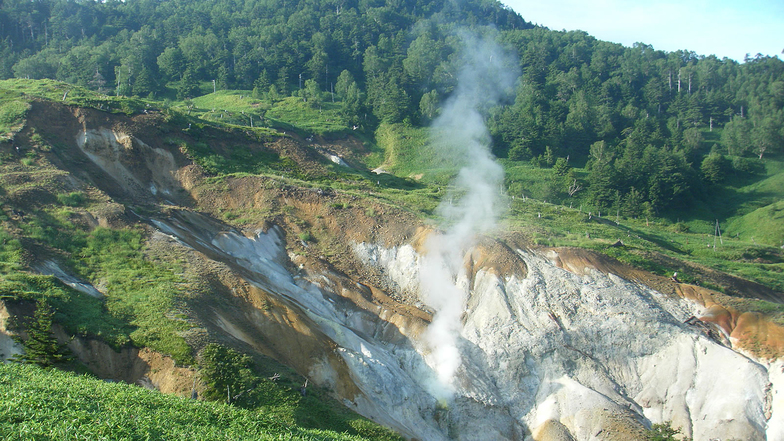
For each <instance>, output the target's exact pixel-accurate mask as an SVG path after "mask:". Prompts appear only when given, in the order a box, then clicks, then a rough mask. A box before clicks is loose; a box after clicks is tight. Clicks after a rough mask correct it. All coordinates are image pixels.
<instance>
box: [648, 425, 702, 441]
mask: <svg viewBox="0 0 784 441" xmlns="http://www.w3.org/2000/svg"><path fill="white" fill-rule="evenodd" d="M680 434H681V429H673V428H672V426H671V425H670V424H669V423H661V424H654V425H653V426H651V428H650V429H649V430H646V431H645V439H646V440H648V441H691V438H689V437H687V436H679V435H680Z"/></svg>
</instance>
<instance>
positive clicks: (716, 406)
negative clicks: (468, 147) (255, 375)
mask: <svg viewBox="0 0 784 441" xmlns="http://www.w3.org/2000/svg"><path fill="white" fill-rule="evenodd" d="M77 113H78V112H77ZM75 116H76V115H75ZM77 119H78V120H79V124H76V123H75V122H73V121H71V122H69V123H68V125H67V127H66V128H67V129H68V130H66V128H63V132H64V133H65V132H67V133H68V135H69V136H70V139H74V140H75V143H76V145H75V146H73V149H72V150H73V151H69V152H60V154H61V155H62V156H63V158H64V159H62V161H63V162H67V161H68V160H69V159H68V158H69V157H71V158H76V159H78V160H80V161H83V160H84V159H85V158H86V159H88V160H89V163H90V164H92V165H91V166H90V167H86V166H85V169H86V170H85V171H84V173H81V172H80V171H79V170H75V169H74V171H73V174H74V175H77V174H79V177H80V178H83V179H85V180H88V181H89V182H90V183H93V184H94V185H95V186H96V187H98V188H100V189H101V190H102V191H104V192H105V193H106V194H108V195H109V196H110V197H113V198H118V197H119V198H125V199H129V200H133V201H136V202H138V203H140V204H147V203H149V204H153V205H154V204H168V203H169V202H174V203H177V204H180V205H181V206H186V207H191V208H194V209H199V210H203V211H204V212H206V213H209V212H210V210H212V211H213V212H214V213H218V212H220V209H221V208H237V207H240V208H247V209H269V208H270V207H277V206H280V205H283V204H285V206H286V208H291V209H292V212H294V211H296V212H297V213H298V214H300V215H301V216H302V217H303V218H307V219H308V220H309V221H310V222H312V224H313V227H312V228H316V227H318V228H323V230H324V231H325V232H327V233H325V234H324V236H325V237H326V236H328V235H331V236H336V235H343V236H344V237H342V238H341V241H342V242H339V243H338V245H345V243H348V242H351V243H352V246H350V247H348V246H346V247H345V249H339V250H338V251H339V254H337V256H339V257H332V258H333V259H337V258H340V259H342V260H345V262H328V261H327V258H326V257H316V256H314V255H313V254H312V253H310V254H309V253H307V252H306V249H307V245H302V246H300V245H296V247H297V248H296V249H297V250H300V251H302V253H299V254H295V253H293V252H291V250H292V249H294V248H295V246H294V245H293V244H294V243H295V242H296V240H295V239H293V237H294V236H296V234H297V233H298V232H299V231H298V230H297V228H300V227H299V226H298V225H296V224H295V223H290V224H288V225H284V224H283V223H280V224H279V225H278V224H276V225H277V226H274V225H273V226H270V225H272V224H270V223H268V224H267V226H268V228H267V227H265V228H264V229H259V230H258V231H252V232H251V233H250V234H249V233H247V232H241V231H239V230H237V229H234V228H232V227H230V226H228V225H226V224H224V223H221V222H218V221H216V220H214V219H213V218H211V217H210V216H209V214H197V213H196V212H194V211H190V210H189V209H179V208H177V209H175V208H171V207H170V208H168V209H167V210H166V211H167V214H165V215H164V214H160V215H153V216H151V218H150V219H149V221H150V223H151V224H152V225H153V228H155V229H156V230H157V232H156V233H155V234H152V235H151V239H150V240H170V241H171V243H167V246H171V247H181V248H182V249H183V250H187V252H189V253H190V254H189V258H192V262H189V264H192V263H193V262H196V261H199V262H208V263H209V264H210V265H212V266H210V265H206V266H210V268H208V271H213V272H212V273H211V274H210V275H211V276H213V277H212V278H213V279H214V280H215V281H216V282H215V283H216V284H217V285H220V287H219V288H222V289H224V290H225V291H227V292H228V293H230V294H227V295H229V296H232V295H233V296H235V297H233V298H232V299H231V300H232V301H231V302H213V303H210V302H209V301H205V300H200V302H202V303H200V304H198V305H197V306H198V308H194V311H195V312H194V314H195V315H197V316H198V317H195V319H198V321H199V322H200V323H201V324H202V325H203V326H204V327H205V329H208V330H209V332H213V333H220V334H221V335H222V336H224V337H225V338H226V339H227V340H230V341H234V342H236V343H237V345H240V346H242V347H243V348H244V349H246V350H248V349H249V350H253V351H258V352H259V353H263V354H266V355H269V356H272V357H274V358H276V359H277V360H279V361H281V362H283V363H286V364H288V365H290V366H292V367H293V368H294V369H296V370H297V371H298V372H299V373H300V374H302V375H306V376H308V378H310V380H311V381H312V382H314V383H317V384H319V385H323V386H327V387H330V388H331V389H332V390H334V391H335V392H336V394H338V395H339V396H340V397H341V398H342V399H343V400H344V402H345V403H346V404H347V405H348V406H349V407H350V408H352V409H355V410H357V411H358V412H359V413H361V414H363V415H365V416H367V417H369V418H372V419H374V420H376V421H378V422H380V423H382V424H384V425H387V426H389V427H391V428H392V429H394V430H397V431H399V432H400V433H402V434H403V435H405V436H407V437H409V438H411V439H419V440H428V441H429V440H434V441H437V440H446V439H457V440H477V439H482V440H524V439H526V440H528V439H532V440H537V441H544V440H559V441H560V440H594V439H601V440H624V441H626V440H630V439H641V438H642V432H643V429H644V427H645V426H647V425H648V424H650V423H659V422H669V421H672V423H673V425H674V426H676V427H681V428H682V429H683V431H684V433H685V434H686V435H687V436H692V437H694V439H695V440H708V439H711V438H721V439H730V438H737V439H744V440H755V439H760V440H762V439H768V440H784V361H781V360H778V361H773V362H762V361H755V360H754V359H752V358H750V357H748V356H747V355H744V353H742V352H739V351H736V349H743V348H744V347H745V346H744V345H745V344H746V343H744V342H748V341H752V340H753V341H760V342H761V343H762V344H767V345H772V347H776V346H775V345H777V344H779V343H780V342H784V336H783V335H784V331H782V330H781V328H780V327H776V326H773V325H770V324H769V323H767V322H765V320H762V319H761V318H760V317H757V316H752V315H748V316H745V317H744V316H739V315H738V314H737V313H734V312H733V311H730V310H728V309H727V308H723V307H722V306H721V305H718V304H716V303H715V302H713V300H712V299H711V297H710V293H708V292H707V291H705V290H701V289H695V288H692V287H688V286H686V285H679V286H676V289H671V290H670V291H668V294H664V293H663V292H664V290H662V289H661V288H658V289H659V290H658V291H657V290H655V289H653V288H651V287H657V286H658V285H656V284H655V283H649V282H648V281H646V280H645V278H646V277H647V276H645V275H643V274H641V273H635V272H633V271H621V268H620V265H619V264H617V262H596V261H594V260H592V259H591V258H589V257H586V256H587V255H586V254H580V252H578V251H574V250H552V251H549V252H543V251H532V250H527V249H521V248H520V247H516V246H511V245H508V244H503V243H501V242H493V241H491V240H489V239H485V240H480V241H479V245H477V246H476V247H475V248H474V249H472V250H469V251H468V252H467V253H466V255H465V256H464V259H463V262H464V263H465V269H466V271H465V273H464V274H465V276H463V277H461V279H460V280H456V281H455V282H456V284H457V285H458V286H460V287H462V288H463V289H464V290H465V291H466V292H467V294H468V297H467V298H468V301H467V304H466V308H465V311H464V313H463V315H462V320H461V326H462V327H461V329H460V339H459V341H458V348H459V350H460V354H461V358H462V363H461V366H460V368H459V369H458V371H457V374H456V378H455V381H454V385H455V387H456V394H455V398H454V400H453V401H451V402H442V403H439V402H437V400H436V399H435V398H433V395H432V394H431V391H432V390H433V388H434V387H437V386H438V385H437V384H436V381H437V380H436V377H435V375H434V373H433V371H432V369H431V368H430V366H429V365H428V356H429V355H430V354H429V353H428V350H427V349H426V345H424V344H422V343H421V340H422V334H423V332H425V329H426V328H427V326H428V324H429V322H430V320H431V316H430V311H427V308H425V307H424V306H423V305H424V302H422V298H423V296H422V294H423V293H422V292H421V290H420V284H419V274H420V272H421V271H422V255H423V253H426V252H427V250H426V249H424V246H423V244H424V243H425V238H426V237H427V235H428V234H429V230H427V229H426V228H420V229H417V226H416V225H414V226H412V225H411V217H408V218H395V216H397V215H390V216H388V217H386V218H385V219H384V221H383V222H378V223H376V222H374V221H373V219H371V218H370V217H368V216H367V215H363V214H362V213H363V212H364V211H365V210H364V209H363V208H361V207H357V208H356V209H354V211H351V210H350V209H347V208H343V209H341V210H340V211H339V212H338V211H336V210H337V209H336V208H334V207H332V208H330V206H332V205H334V204H332V203H328V202H326V200H327V198H329V197H332V196H329V195H322V194H320V193H319V192H318V191H310V190H305V189H296V188H277V189H274V190H266V189H264V188H261V187H262V186H261V185H259V182H260V181H259V180H252V179H246V180H241V179H239V178H237V180H236V182H232V183H231V185H232V187H231V189H230V190H227V191H226V192H219V191H215V190H214V189H205V188H204V187H201V186H200V184H199V183H200V180H201V179H203V176H201V175H200V174H199V171H198V170H197V167H195V166H193V165H192V164H186V162H187V161H186V159H184V158H183V156H182V155H181V154H178V152H177V151H175V150H171V151H168V150H165V149H164V148H160V147H155V146H154V145H156V144H155V142H153V140H147V141H148V142H149V143H148V144H146V143H144V142H142V141H141V140H139V139H138V138H137V137H135V136H136V135H138V132H126V131H123V130H120V128H121V127H120V126H121V125H120V124H119V123H112V124H114V125H112V124H108V123H107V124H104V125H101V124H95V123H93V122H92V121H85V118H84V115H82V116H78V118H77ZM88 123H89V125H88ZM106 127H112V128H111V129H110V128H106ZM130 133H134V135H132V134H130ZM183 136H184V135H183ZM80 164H81V165H85V164H87V161H83V162H81V163H80ZM87 165H89V164H87ZM77 172H79V173H77ZM231 179H233V178H227V182H228V181H231ZM228 186H229V184H228V183H227V187H228ZM321 198H323V199H321ZM153 205H151V206H153ZM340 205H341V206H342V207H345V206H346V204H340ZM330 210H331V211H330ZM375 210H376V209H375V208H374V210H373V211H375ZM358 216H365V217H363V218H362V220H361V221H358V220H356V218H358ZM115 217H116V216H115ZM96 218H98V222H101V218H100V216H96ZM104 219H110V216H108V215H107V216H105V217H104ZM275 220H276V221H278V220H281V221H283V222H285V221H286V219H285V216H280V217H279V218H277V219H275ZM350 222H353V223H351V224H350V225H349V223H350ZM260 223H261V222H260ZM265 223H266V222H265ZM300 231H302V230H300ZM292 233H293V234H292ZM161 238H165V239H161ZM171 238H174V239H176V240H172V239H171ZM338 248H339V247H338V246H337V245H336V249H338ZM287 249H288V251H289V252H287ZM48 268H49V270H50V272H49V273H51V274H55V275H56V276H58V277H60V278H61V279H63V278H65V279H66V280H70V279H69V278H68V277H65V276H67V274H65V275H63V274H60V273H58V272H57V271H55V270H53V269H52V267H51V266H49V267H48ZM336 268H342V269H341V270H339V269H336ZM41 271H42V272H45V271H47V270H46V268H43V269H41ZM619 275H623V277H620V276H619ZM74 282H75V283H77V284H79V283H82V281H80V280H75V281H74ZM643 282H645V283H643ZM671 291H674V293H673V292H671ZM93 294H94V295H97V294H96V293H93ZM676 294H677V295H676ZM1 312H2V311H0V313H1ZM0 315H1V314H0ZM0 318H2V317H0ZM698 318H702V319H703V320H698ZM1 324H2V320H0V325H1ZM714 325H715V326H714ZM3 331H4V329H2V328H1V327H0V345H6V346H8V345H7V343H8V340H7V339H4V333H3ZM84 344H85V345H86V346H83V347H77V348H75V349H76V350H77V351H80V353H81V354H82V358H84V359H89V358H90V357H98V358H101V357H103V358H107V359H108V361H106V362H104V363H103V365H101V366H104V367H107V366H108V367H107V369H109V368H110V367H111V366H109V365H110V364H111V363H114V364H115V365H116V366H115V367H114V369H115V370H123V369H126V370H128V371H129V372H135V374H134V375H132V376H134V377H138V376H139V375H143V372H146V371H145V369H147V368H145V366H151V365H153V364H157V365H160V366H162V367H163V369H164V370H165V371H166V372H172V374H171V375H173V376H182V377H183V378H186V382H185V383H182V382H180V383H182V384H180V383H176V382H172V383H171V384H169V383H167V379H166V378H158V379H155V378H152V377H151V378H150V379H151V381H152V382H153V383H157V384H158V385H159V388H161V390H170V391H177V390H182V389H183V388H186V387H187V386H188V383H187V381H188V379H190V378H191V377H190V376H189V375H190V374H188V373H187V372H179V371H176V369H177V368H176V367H174V366H173V365H172V366H169V367H166V366H167V365H166V364H165V363H166V362H165V360H157V361H155V360H154V359H155V355H154V354H147V355H144V353H123V354H119V355H117V354H111V353H109V352H107V351H106V348H102V347H90V346H89V345H91V344H92V345H94V344H95V343H89V342H87V343H84ZM729 346H732V347H729ZM8 348H9V349H8V350H10V346H8ZM145 357H146V358H145ZM113 366H114V365H113ZM122 366H125V367H122ZM99 367H100V366H99ZM134 381H135V380H134ZM183 384H184V385H183Z"/></svg>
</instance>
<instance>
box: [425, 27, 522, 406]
mask: <svg viewBox="0 0 784 441" xmlns="http://www.w3.org/2000/svg"><path fill="white" fill-rule="evenodd" d="M463 42H464V48H463V57H462V60H463V65H462V67H461V68H460V70H459V74H458V83H457V87H456V89H455V92H454V93H453V94H452V96H451V97H450V98H449V100H447V102H446V104H445V106H444V109H443V112H442V114H441V116H439V118H438V119H436V121H434V123H433V127H432V128H431V137H432V140H431V142H433V143H435V144H436V145H438V146H439V147H441V148H442V149H443V150H442V153H445V154H446V156H445V158H448V159H449V160H450V162H451V161H455V160H457V161H459V167H460V172H459V173H458V175H457V178H456V179H455V182H454V186H453V190H452V191H451V194H450V195H449V196H448V197H447V198H446V199H444V200H443V201H442V202H441V205H440V206H439V208H438V212H439V214H440V215H441V216H442V218H443V225H442V230H443V232H442V233H440V234H434V235H432V236H431V237H430V238H429V239H428V241H427V243H426V247H427V254H426V256H425V258H424V259H423V263H422V271H421V272H420V274H421V276H420V277H421V280H420V282H421V287H422V293H423V300H424V301H425V303H426V304H427V305H428V306H430V307H431V308H433V310H434V311H435V314H434V316H433V322H432V323H431V324H430V326H429V327H428V329H427V331H426V332H425V335H424V339H425V343H426V344H427V345H428V347H429V349H430V353H429V356H428V363H429V364H430V365H431V367H432V368H433V369H434V370H435V372H436V375H437V378H438V384H433V385H431V390H430V392H431V393H432V394H433V395H434V396H435V397H436V398H438V399H440V400H449V399H451V398H452V397H453V395H454V384H453V381H454V376H455V373H456V372H457V369H458V368H459V367H460V363H461V359H460V351H459V349H458V340H459V337H460V330H461V327H462V323H461V318H460V316H461V314H462V313H463V311H464V310H465V305H466V300H467V295H468V290H469V286H468V277H467V274H466V273H465V265H464V264H463V261H464V256H465V254H466V252H467V251H468V250H469V249H470V248H471V246H473V244H474V242H475V240H476V236H477V234H480V233H484V232H487V231H488V230H490V229H491V228H493V227H494V226H495V224H496V222H497V219H498V217H499V216H500V214H501V212H502V209H503V207H505V204H504V197H503V192H502V189H501V188H502V187H501V184H502V182H503V177H504V172H503V168H502V167H501V166H500V165H499V164H498V163H496V162H495V160H494V157H493V155H492V153H490V136H489V133H488V131H487V127H486V126H485V123H484V119H483V117H482V115H481V113H480V112H481V111H482V110H483V109H486V108H488V107H490V106H492V105H493V104H496V103H497V102H498V100H500V99H501V97H502V96H503V95H504V92H506V91H508V90H509V89H510V88H511V87H512V85H513V83H514V81H515V79H516V78H517V71H516V68H514V67H513V66H516V63H514V62H510V56H509V55H507V54H506V53H504V52H503V51H502V50H501V48H500V47H499V46H498V45H497V44H496V43H495V42H494V41H493V40H491V39H490V38H487V37H485V38H477V37H474V36H464V37H463ZM455 199H457V202H453V201H454V200H455Z"/></svg>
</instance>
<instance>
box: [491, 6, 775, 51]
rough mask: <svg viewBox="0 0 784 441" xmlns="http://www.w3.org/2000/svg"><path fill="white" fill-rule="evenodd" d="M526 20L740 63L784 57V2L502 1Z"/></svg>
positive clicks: (549, 26) (553, 27) (618, 40)
mask: <svg viewBox="0 0 784 441" xmlns="http://www.w3.org/2000/svg"><path fill="white" fill-rule="evenodd" d="M500 1H501V2H502V3H504V4H506V5H508V6H510V7H511V8H512V9H514V10H515V11H517V12H518V13H520V15H522V16H523V18H524V19H525V20H526V21H529V22H532V23H535V24H539V25H542V26H546V27H548V28H550V29H553V30H562V29H566V30H568V31H569V30H575V29H580V30H583V31H585V32H587V33H589V34H591V35H593V36H595V37H596V38H598V39H600V40H607V41H612V42H616V43H621V44H623V45H625V46H631V45H632V44H634V43H635V42H643V43H646V44H650V45H652V46H653V47H654V49H661V50H665V51H668V52H672V51H675V50H678V49H685V50H690V51H694V52H696V53H697V54H699V55H711V54H714V55H716V56H717V57H719V58H723V57H728V58H732V59H734V60H737V61H740V62H742V61H743V58H744V57H745V55H746V54H747V53H748V54H751V56H752V57H753V56H754V55H756V54H757V53H761V54H763V55H771V56H774V55H775V56H778V57H779V58H782V59H784V54H782V53H781V52H782V50H784V0H680V1H675V0H500Z"/></svg>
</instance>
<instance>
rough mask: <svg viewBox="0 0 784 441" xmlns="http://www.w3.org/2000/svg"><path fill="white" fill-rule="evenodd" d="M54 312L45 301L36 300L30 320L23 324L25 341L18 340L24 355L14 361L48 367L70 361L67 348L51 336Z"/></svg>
mask: <svg viewBox="0 0 784 441" xmlns="http://www.w3.org/2000/svg"><path fill="white" fill-rule="evenodd" d="M53 322H54V311H53V310H52V308H51V306H49V303H47V302H46V300H43V299H42V300H38V302H37V303H36V308H35V313H34V314H33V317H32V320H27V323H25V324H24V327H25V331H26V332H27V339H26V340H22V339H18V340H17V341H19V342H20V343H22V345H23V346H24V353H23V354H21V355H18V356H16V357H14V360H15V361H19V362H21V363H26V364H37V365H39V366H43V367H50V366H52V365H54V364H57V363H63V362H66V361H68V360H70V359H71V357H72V355H71V353H70V351H69V350H68V348H67V347H66V346H65V345H64V344H61V343H59V342H58V341H57V339H56V338H55V336H54V334H52V323H53Z"/></svg>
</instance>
